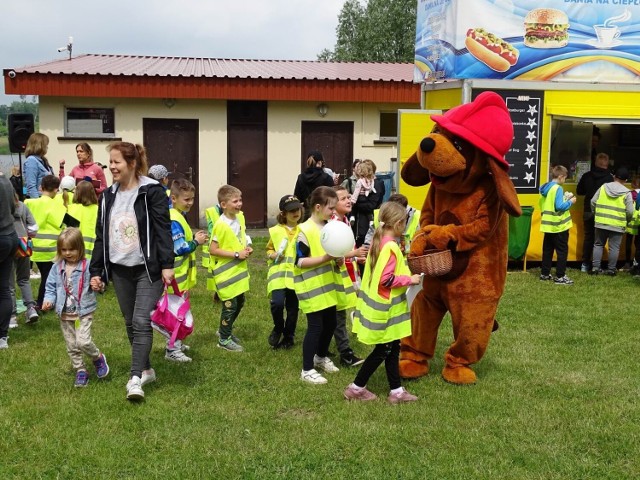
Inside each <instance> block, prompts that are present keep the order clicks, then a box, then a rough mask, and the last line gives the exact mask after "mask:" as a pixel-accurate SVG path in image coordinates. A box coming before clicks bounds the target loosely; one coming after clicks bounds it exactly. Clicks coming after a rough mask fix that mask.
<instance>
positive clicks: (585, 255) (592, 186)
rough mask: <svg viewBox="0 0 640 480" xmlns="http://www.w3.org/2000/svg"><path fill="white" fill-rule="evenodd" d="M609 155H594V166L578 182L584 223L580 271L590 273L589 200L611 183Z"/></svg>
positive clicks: (592, 230)
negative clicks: (582, 196)
mask: <svg viewBox="0 0 640 480" xmlns="http://www.w3.org/2000/svg"><path fill="white" fill-rule="evenodd" d="M608 169H609V155H607V154H606V153H599V154H597V155H596V159H595V165H594V167H593V168H592V169H591V171H589V172H587V173H585V174H584V175H583V176H582V178H581V179H580V182H578V187H577V189H576V193H577V194H578V195H584V213H583V215H582V219H583V221H584V232H583V235H584V239H583V241H582V267H581V271H583V272H589V271H591V255H592V254H593V242H594V235H595V230H596V226H595V220H594V216H593V212H592V211H591V199H592V198H593V196H594V195H595V194H596V192H597V191H598V190H599V189H600V187H601V186H602V185H604V184H605V183H609V182H613V175H611V173H610V172H609V170H608Z"/></svg>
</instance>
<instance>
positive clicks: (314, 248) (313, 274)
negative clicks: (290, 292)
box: [293, 218, 344, 313]
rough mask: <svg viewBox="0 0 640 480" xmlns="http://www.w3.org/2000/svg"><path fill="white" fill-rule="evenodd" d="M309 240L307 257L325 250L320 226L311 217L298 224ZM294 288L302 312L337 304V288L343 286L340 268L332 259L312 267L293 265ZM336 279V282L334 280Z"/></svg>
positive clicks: (318, 309)
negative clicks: (321, 240)
mask: <svg viewBox="0 0 640 480" xmlns="http://www.w3.org/2000/svg"><path fill="white" fill-rule="evenodd" d="M300 231H301V232H302V233H304V236H305V237H306V238H307V241H308V242H309V250H310V253H309V257H321V256H323V255H324V254H325V253H326V252H325V251H324V249H323V248H322V244H321V243H320V228H319V227H318V225H316V223H315V222H314V221H313V219H312V218H310V219H308V220H307V221H306V222H304V223H302V224H301V225H300ZM293 274H294V284H293V286H294V289H295V291H296V295H297V296H298V301H299V302H300V310H302V311H303V312H304V313H312V312H319V311H321V310H325V309H326V308H329V307H334V306H336V305H337V304H338V295H337V288H338V287H340V288H344V286H343V284H342V281H340V280H339V279H340V270H339V269H338V266H337V265H336V264H335V262H334V261H333V260H331V261H329V262H325V263H323V264H321V265H318V266H316V267H312V268H300V267H298V266H297V265H294V269H293ZM336 279H338V282H339V283H337V282H336Z"/></svg>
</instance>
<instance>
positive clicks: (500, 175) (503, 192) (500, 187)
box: [487, 159, 522, 217]
mask: <svg viewBox="0 0 640 480" xmlns="http://www.w3.org/2000/svg"><path fill="white" fill-rule="evenodd" d="M487 163H488V164H489V170H490V171H491V175H492V176H493V181H494V182H495V184H496V190H497V192H498V197H499V198H500V200H501V201H502V205H503V206H504V209H505V211H506V212H507V213H508V214H509V215H511V216H513V217H519V216H520V215H522V208H520V202H519V201H518V194H517V193H516V189H515V187H514V186H513V182H512V181H511V179H510V178H509V172H507V171H506V170H505V169H504V168H502V167H501V166H500V165H498V162H496V161H494V160H493V159H489V161H488V162H487Z"/></svg>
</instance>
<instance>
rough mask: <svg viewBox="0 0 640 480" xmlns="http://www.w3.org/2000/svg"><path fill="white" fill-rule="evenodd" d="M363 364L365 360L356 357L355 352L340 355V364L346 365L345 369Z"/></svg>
mask: <svg viewBox="0 0 640 480" xmlns="http://www.w3.org/2000/svg"><path fill="white" fill-rule="evenodd" d="M363 363H364V359H363V358H360V357H358V356H356V355H355V354H354V353H353V352H349V353H346V354H344V355H340V364H341V365H344V366H345V367H357V366H358V365H362V364H363Z"/></svg>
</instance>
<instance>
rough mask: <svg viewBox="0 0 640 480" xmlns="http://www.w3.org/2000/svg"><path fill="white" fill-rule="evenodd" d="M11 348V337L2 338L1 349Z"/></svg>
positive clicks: (0, 341) (0, 340)
mask: <svg viewBox="0 0 640 480" xmlns="http://www.w3.org/2000/svg"><path fill="white" fill-rule="evenodd" d="M7 348H9V339H8V337H2V338H0V350H5V349H7Z"/></svg>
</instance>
